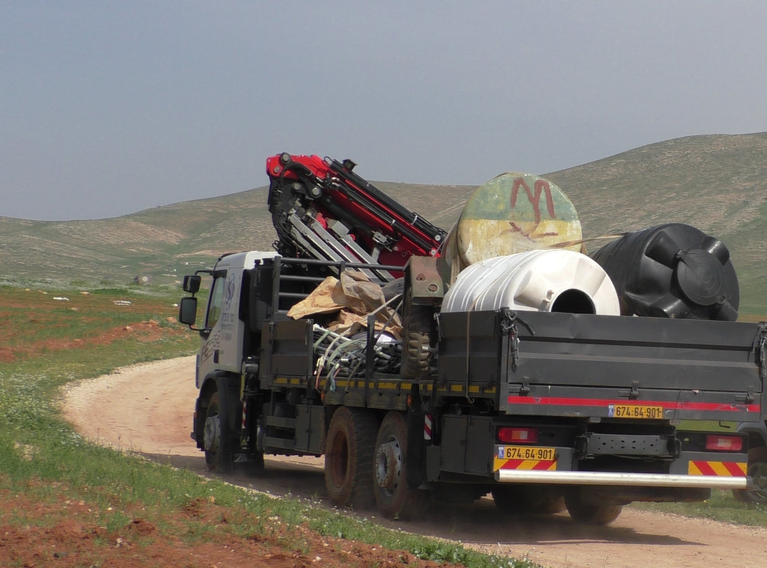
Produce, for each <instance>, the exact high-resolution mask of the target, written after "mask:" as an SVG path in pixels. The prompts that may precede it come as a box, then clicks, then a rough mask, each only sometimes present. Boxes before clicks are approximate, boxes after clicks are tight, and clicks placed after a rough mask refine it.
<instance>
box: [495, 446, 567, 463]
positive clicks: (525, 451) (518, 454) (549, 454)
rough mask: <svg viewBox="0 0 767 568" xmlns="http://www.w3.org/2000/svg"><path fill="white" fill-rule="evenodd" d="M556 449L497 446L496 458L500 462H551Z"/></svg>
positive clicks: (554, 456)
mask: <svg viewBox="0 0 767 568" xmlns="http://www.w3.org/2000/svg"><path fill="white" fill-rule="evenodd" d="M556 455H557V452H556V448H541V447H538V446H498V458H499V459H502V460H539V461H553V460H554V459H555V458H556Z"/></svg>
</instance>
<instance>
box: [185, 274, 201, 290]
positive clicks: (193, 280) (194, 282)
mask: <svg viewBox="0 0 767 568" xmlns="http://www.w3.org/2000/svg"><path fill="white" fill-rule="evenodd" d="M201 280H202V278H200V276H199V275H198V274H187V275H186V276H184V292H187V293H189V294H196V293H197V292H199V291H200V282H201Z"/></svg>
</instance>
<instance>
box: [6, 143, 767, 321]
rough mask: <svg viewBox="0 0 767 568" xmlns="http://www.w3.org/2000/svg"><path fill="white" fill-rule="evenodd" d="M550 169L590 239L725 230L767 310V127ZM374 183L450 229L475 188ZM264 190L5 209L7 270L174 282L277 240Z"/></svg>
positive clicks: (744, 278)
mask: <svg viewBox="0 0 767 568" xmlns="http://www.w3.org/2000/svg"><path fill="white" fill-rule="evenodd" d="M514 169H515V165H514V164H513V163H510V164H509V170H514ZM357 171H358V172H359V173H360V174H361V175H362V176H364V175H365V172H364V167H362V166H361V167H359V168H358V169H357ZM498 173H501V172H488V175H487V178H488V179H491V178H492V177H493V176H495V175H497V174H498ZM544 176H545V177H547V178H548V179H550V180H551V181H553V182H555V183H556V184H557V185H559V186H560V187H561V188H562V189H563V190H564V191H565V193H567V194H568V196H569V197H570V198H571V200H572V201H573V203H574V204H575V207H576V208H577V210H578V212H579V215H580V218H581V222H582V225H583V229H584V234H585V235H586V236H587V237H594V236H599V235H602V234H607V233H611V232H615V231H627V230H635V229H640V228H645V227H650V226H653V225H657V224H660V223H666V222H683V223H689V224H691V225H694V226H696V227H698V228H699V229H701V230H703V231H705V232H707V233H709V234H712V235H714V236H716V237H719V238H721V239H722V240H723V241H724V242H725V243H726V244H727V246H728V247H729V248H730V251H731V253H732V259H733V263H734V264H735V267H736V270H737V272H738V276H739V278H740V282H741V288H742V290H741V305H742V311H744V312H751V313H767V286H765V285H764V282H767V266H765V264H764V259H765V257H766V256H767V255H766V254H765V252H766V251H767V242H766V241H765V235H767V133H759V134H743V135H733V136H724V135H711V136H690V137H686V138H678V139H675V140H668V141H665V142H659V143H656V144H650V145H648V146H643V147H641V148H637V149H634V150H630V151H628V152H624V153H622V154H617V155H615V156H611V157H609V158H605V159H603V160H598V161H596V162H591V163H589V164H585V165H582V166H577V167H574V168H570V169H567V170H561V171H558V172H553V173H549V174H544ZM373 183H374V184H375V185H376V186H378V187H379V188H380V189H382V190H384V191H385V192H386V193H388V194H389V195H391V196H392V197H393V198H394V199H396V200H398V201H400V202H402V203H403V204H404V205H405V206H407V207H408V208H410V209H412V210H414V211H416V212H418V213H420V214H422V215H423V216H424V217H426V218H427V219H429V221H431V222H432V223H434V224H436V225H438V226H442V227H444V228H446V229H449V228H450V226H451V225H452V223H453V222H454V221H455V220H456V219H457V217H458V215H459V214H460V212H461V209H462V205H463V203H464V201H465V200H466V199H467V198H468V197H469V196H470V195H471V192H472V191H473V190H474V187H473V186H437V185H413V184H404V183H387V182H373ZM266 195H267V188H266V187H259V188H257V189H252V190H249V191H244V192H240V193H235V194H232V195H227V196H224V197H216V198H211V199H202V200H196V201H187V202H183V203H178V204H174V205H169V206H165V207H157V208H155V209H148V210H146V211H141V212H139V213H134V214H131V215H125V216H123V217H117V218H113V219H101V220H95V221H67V222H43V221H27V220H22V219H13V218H8V217H0V277H2V278H3V279H5V280H12V281H13V280H16V281H23V280H39V279H52V280H62V281H82V282H103V283H105V284H108V283H129V282H131V281H133V279H134V278H135V277H137V276H143V277H147V278H149V279H150V280H151V281H152V282H153V283H156V284H173V283H175V282H176V281H178V280H179V279H180V277H181V275H182V274H185V273H187V272H190V271H191V270H193V269H195V268H199V267H201V266H211V265H212V264H213V262H215V259H216V258H217V257H218V256H219V255H220V254H222V253H224V252H232V251H238V250H248V249H261V250H271V243H272V241H273V240H274V238H275V236H274V229H273V228H272V223H271V218H270V216H269V214H268V211H267V208H266ZM592 248H594V247H592Z"/></svg>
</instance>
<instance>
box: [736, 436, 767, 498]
mask: <svg viewBox="0 0 767 568" xmlns="http://www.w3.org/2000/svg"><path fill="white" fill-rule="evenodd" d="M748 475H749V476H751V477H752V478H753V480H754V487H753V489H733V491H732V495H733V497H735V500H736V501H739V502H741V503H767V448H765V447H764V446H762V447H759V448H751V450H750V451H749V452H748Z"/></svg>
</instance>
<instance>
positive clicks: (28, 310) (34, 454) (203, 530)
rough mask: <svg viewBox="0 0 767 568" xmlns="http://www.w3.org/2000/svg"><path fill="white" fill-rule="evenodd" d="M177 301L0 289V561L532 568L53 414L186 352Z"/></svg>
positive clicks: (128, 291) (189, 341)
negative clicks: (158, 452) (278, 495)
mask: <svg viewBox="0 0 767 568" xmlns="http://www.w3.org/2000/svg"><path fill="white" fill-rule="evenodd" d="M178 296H179V292H178V291H177V290H175V289H170V288H159V287H158V288H151V287H141V286H132V287H129V288H102V289H91V290H82V289H72V288H69V289H56V288H40V287H36V288H32V287H28V288H17V287H10V286H0V298H2V302H0V315H1V316H2V321H3V323H4V326H3V327H4V333H3V334H2V335H1V336H0V417H1V418H0V534H3V535H4V542H3V544H2V545H0V564H3V565H9V566H14V565H16V566H26V565H34V564H35V563H37V564H40V565H47V564H48V563H49V562H52V561H53V560H54V559H55V560H56V561H57V564H56V565H61V566H101V565H105V564H106V565H114V562H115V559H118V558H119V559H120V560H119V562H120V565H123V566H134V565H135V566H139V565H165V566H210V565H213V564H216V563H218V565H219V566H222V565H226V566H238V565H241V564H242V565H245V564H246V563H247V562H250V563H251V564H252V565H258V562H263V563H269V565H273V566H293V565H304V563H312V565H314V566H336V565H348V566H378V565H380V566H385V565H394V566H397V565H406V564H407V565H410V566H436V565H437V564H442V563H446V562H447V563H456V564H459V565H464V566H467V567H470V568H473V567H477V568H482V567H501V566H505V567H533V566H535V564H533V563H531V562H529V561H528V560H526V559H510V558H500V557H493V556H487V555H484V554H480V553H477V552H474V551H471V550H467V549H465V548H463V547H462V546H460V545H455V544H452V543H445V542H442V541H437V540H432V539H427V538H423V537H419V536H414V535H409V534H405V533H400V532H396V531H392V530H389V529H385V528H382V527H380V526H378V525H376V524H375V523H373V522H371V521H368V520H364V519H357V518H354V517H350V516H345V515H342V514H339V513H335V512H333V511H329V510H327V509H324V508H322V507H320V506H316V505H313V504H312V503H306V502H301V501H298V500H295V499H274V498H271V497H268V496H265V495H262V494H258V493H254V492H250V491H247V490H245V489H242V488H239V487H235V486H232V485H228V484H226V483H223V482H221V481H218V480H209V479H203V478H200V477H199V476H197V475H195V474H193V473H191V472H189V471H185V470H177V469H174V468H172V467H170V466H167V465H160V464H156V463H152V462H149V461H146V460H144V459H142V458H140V457H136V456H131V455H127V454H124V453H120V452H118V451H115V450H112V449H108V448H104V447H100V446H97V445H95V444H92V443H90V442H88V441H86V440H84V439H83V438H81V437H80V436H79V435H78V434H77V433H75V432H74V431H73V430H72V428H71V427H70V426H69V425H68V423H66V422H65V421H64V420H63V419H62V418H61V416H60V409H59V406H58V404H59V401H58V397H59V396H60V389H61V387H63V386H64V385H66V384H68V383H71V382H73V381H78V380H82V379H88V378H92V377H96V376H100V375H103V374H106V373H109V372H111V371H114V370H115V369H116V368H118V367H122V366H126V365H131V364H135V363H141V362H148V361H153V360H159V359H167V358H170V357H176V356H181V355H189V354H192V353H194V351H195V349H196V347H197V345H198V337H197V336H196V335H195V334H193V333H189V332H188V330H186V329H185V328H183V327H182V326H179V325H178V324H175V323H174V320H175V318H174V316H175V315H176V309H177V308H176V307H174V305H173V304H174V303H175V302H177V301H178ZM318 550H319V551H320V552H319V553H318V552H317V551H318ZM110 563H111V564H110Z"/></svg>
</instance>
